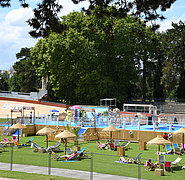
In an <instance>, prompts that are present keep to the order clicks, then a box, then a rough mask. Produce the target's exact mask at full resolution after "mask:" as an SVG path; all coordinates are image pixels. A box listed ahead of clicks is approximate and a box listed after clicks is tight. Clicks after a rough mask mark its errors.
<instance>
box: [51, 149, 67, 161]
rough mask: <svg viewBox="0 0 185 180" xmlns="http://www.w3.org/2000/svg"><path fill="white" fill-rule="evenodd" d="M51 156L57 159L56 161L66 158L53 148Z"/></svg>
mask: <svg viewBox="0 0 185 180" xmlns="http://www.w3.org/2000/svg"><path fill="white" fill-rule="evenodd" d="M51 157H52V159H54V160H56V161H59V160H60V161H61V160H64V158H63V157H62V156H60V154H56V153H55V152H54V151H52V150H51Z"/></svg>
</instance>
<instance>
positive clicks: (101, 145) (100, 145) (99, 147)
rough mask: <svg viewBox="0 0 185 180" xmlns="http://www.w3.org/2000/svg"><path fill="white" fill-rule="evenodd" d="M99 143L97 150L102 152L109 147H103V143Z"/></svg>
mask: <svg viewBox="0 0 185 180" xmlns="http://www.w3.org/2000/svg"><path fill="white" fill-rule="evenodd" d="M97 143H98V147H97V149H101V150H102V149H103V150H105V149H106V146H107V145H103V144H101V143H100V141H97Z"/></svg>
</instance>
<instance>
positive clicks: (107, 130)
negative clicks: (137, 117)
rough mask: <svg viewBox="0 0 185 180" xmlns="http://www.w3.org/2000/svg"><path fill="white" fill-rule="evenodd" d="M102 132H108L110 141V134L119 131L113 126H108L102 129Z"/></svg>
mask: <svg viewBox="0 0 185 180" xmlns="http://www.w3.org/2000/svg"><path fill="white" fill-rule="evenodd" d="M102 131H105V132H110V140H111V139H112V132H113V131H119V129H117V128H115V127H114V126H113V125H109V126H108V127H106V128H104V129H103V130H102Z"/></svg>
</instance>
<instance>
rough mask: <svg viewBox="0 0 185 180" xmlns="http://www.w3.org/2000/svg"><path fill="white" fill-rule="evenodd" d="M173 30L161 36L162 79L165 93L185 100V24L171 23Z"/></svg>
mask: <svg viewBox="0 0 185 180" xmlns="http://www.w3.org/2000/svg"><path fill="white" fill-rule="evenodd" d="M172 26H173V28H172V29H169V30H167V31H166V33H164V34H163V36H162V37H163V39H162V42H163V44H162V45H163V50H164V56H165V61H164V63H163V78H162V83H163V84H164V87H165V91H168V93H169V94H171V95H172V94H173V95H174V96H173V98H175V97H178V98H180V99H181V98H185V94H184V93H183V87H184V64H185V54H184V51H185V44H184V42H185V24H184V23H183V22H182V21H179V23H172Z"/></svg>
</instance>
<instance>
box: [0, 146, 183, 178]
mask: <svg viewBox="0 0 185 180" xmlns="http://www.w3.org/2000/svg"><path fill="white" fill-rule="evenodd" d="M25 148H26V147H25ZM29 151H31V148H30V147H29ZM22 153H23V151H22V150H21V149H18V148H15V147H13V146H12V147H9V148H8V150H7V151H6V152H2V153H1V155H0V170H10V171H20V172H28V173H38V174H46V175H57V176H64V177H72V178H78V179H91V180H93V179H109V178H111V179H124V178H125V176H128V173H126V171H128V168H124V166H129V169H130V170H131V171H132V172H135V173H133V175H131V177H133V178H136V179H142V178H143V175H144V173H145V171H146V170H145V169H146V167H144V162H145V161H146V160H147V161H148V159H146V158H143V157H142V155H141V156H139V157H130V156H129V157H128V156H124V158H125V159H130V160H131V161H132V164H126V163H125V164H124V165H123V164H122V163H119V162H118V161H119V158H120V156H117V155H109V154H106V153H93V152H88V153H87V155H88V157H89V158H88V159H81V161H78V166H82V167H84V169H83V168H78V166H77V165H75V164H73V165H71V164H70V163H72V162H70V163H65V162H60V161H59V162H58V161H54V160H53V159H52V155H51V154H50V153H38V152H37V153H34V152H33V154H30V153H29V154H27V155H26V156H25V157H24V158H25V159H24V158H23V157H22V156H23V154H22ZM16 156H17V157H16ZM38 156H40V157H42V166H41V164H40V162H39V160H37V157H38ZM15 157H16V158H15ZM19 157H20V158H21V160H20V159H19ZM155 161H158V160H157V159H152V162H155ZM20 162H21V163H20ZM117 162H118V163H117ZM74 163H76V162H74ZM163 163H164V162H163ZM43 164H44V166H43ZM59 164H60V168H59V166H58V165H59ZM182 164H184V162H179V165H180V166H179V167H181V166H182ZM73 166H74V169H73V168H71V167H73ZM69 167H70V168H69ZM102 169H103V173H102ZM125 169H126V170H125ZM153 173H154V172H153ZM129 176H130V175H129ZM101 177H102V178H101ZM148 178H150V177H148ZM145 179H146V176H145Z"/></svg>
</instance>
